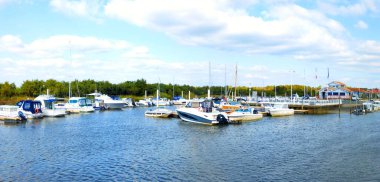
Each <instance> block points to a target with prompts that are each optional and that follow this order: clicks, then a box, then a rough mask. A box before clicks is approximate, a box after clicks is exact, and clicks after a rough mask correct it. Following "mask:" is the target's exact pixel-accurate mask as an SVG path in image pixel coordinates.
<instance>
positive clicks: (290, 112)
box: [269, 109, 294, 117]
mask: <svg viewBox="0 0 380 182" xmlns="http://www.w3.org/2000/svg"><path fill="white" fill-rule="evenodd" d="M269 115H270V116H272V117H280V116H291V115H294V110H293V109H273V110H272V109H269Z"/></svg>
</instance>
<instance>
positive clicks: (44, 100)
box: [34, 95, 66, 117]
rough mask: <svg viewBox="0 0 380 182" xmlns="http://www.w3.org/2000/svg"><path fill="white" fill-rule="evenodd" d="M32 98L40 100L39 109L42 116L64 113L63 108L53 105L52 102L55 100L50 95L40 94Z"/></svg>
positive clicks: (56, 115) (63, 114)
mask: <svg viewBox="0 0 380 182" xmlns="http://www.w3.org/2000/svg"><path fill="white" fill-rule="evenodd" d="M34 100H35V101H39V102H41V109H42V113H43V114H44V116H49V117H60V116H65V115H66V109H65V108H56V107H55V105H54V103H55V102H56V98H55V97H53V96H51V95H40V96H38V97H36V98H35V99H34Z"/></svg>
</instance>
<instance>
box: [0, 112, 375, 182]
mask: <svg viewBox="0 0 380 182" xmlns="http://www.w3.org/2000/svg"><path fill="white" fill-rule="evenodd" d="M146 109H147V108H134V109H125V110H123V111H105V112H95V113H92V114H74V115H67V116H66V117H62V118H44V119H42V120H33V121H28V122H27V123H23V124H19V125H12V126H4V125H0V138H1V142H0V155H1V159H2V160H0V168H1V170H0V176H1V177H0V180H1V181H3V180H4V181H18V180H27V181H56V180H68V181H83V180H91V181H93V180H120V181H121V180H122V181H144V180H147V181H169V180H170V181H183V180H186V181H273V180H286V181H311V180H312V181H327V180H331V181H352V180H353V181H367V180H376V179H379V174H378V171H377V170H378V169H379V168H380V158H378V154H379V153H380V147H379V146H380V143H379V141H380V117H379V116H380V114H379V113H372V114H368V115H363V116H353V115H349V114H341V117H339V116H338V115H337V114H328V115H295V116H291V117H283V118H268V117H265V118H263V120H260V121H256V122H249V123H243V124H238V125H226V126H204V125H198V124H192V123H187V122H182V121H180V120H179V119H154V118H146V117H144V112H145V110H146Z"/></svg>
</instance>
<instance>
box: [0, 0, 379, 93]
mask: <svg viewBox="0 0 380 182" xmlns="http://www.w3.org/2000/svg"><path fill="white" fill-rule="evenodd" d="M379 22H380V1H379V0H358V1H353V0H352V1H351V0H350V1H348V0H347V1H346V0H341V1H336V0H331V1H322V0H321V1H318V0H315V1H314V0H313V1H312V0H302V1H297V0H265V1H263V0H207V1H204V0H193V1H188V0H175V1H173V0H155V1H150V0H130V1H129V0H98V1H97V0H81V1H74V0H51V1H48V0H46V1H44V0H41V1H30V0H0V75H1V76H0V82H4V81H10V82H15V83H16V84H17V85H20V84H21V83H22V81H24V80H27V79H43V80H46V79H50V78H53V79H56V80H66V81H69V80H74V79H80V80H81V79H95V80H108V81H111V82H113V83H119V82H123V81H126V80H136V79H138V78H144V79H146V80H147V81H148V82H150V83H153V82H157V81H158V80H161V82H164V83H173V82H174V83H176V84H191V85H208V84H209V74H208V73H209V66H208V65H209V63H210V64H211V67H212V68H211V81H210V82H211V84H212V85H224V83H225V78H227V79H226V80H227V84H229V85H232V84H233V82H234V69H235V65H237V66H238V85H245V86H250V85H251V86H262V85H269V84H271V85H273V84H276V85H278V84H289V83H295V84H307V85H312V86H316V85H324V84H326V83H327V82H328V81H332V80H338V81H342V82H345V83H347V84H348V85H350V86H356V87H358V86H360V87H380V33H379V32H380V23H379ZM328 69H329V78H327V75H328V71H327V70H328ZM225 70H226V71H225ZM225 72H227V74H225ZM316 78H317V79H316Z"/></svg>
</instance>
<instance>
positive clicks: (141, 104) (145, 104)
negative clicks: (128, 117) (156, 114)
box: [135, 99, 153, 107]
mask: <svg viewBox="0 0 380 182" xmlns="http://www.w3.org/2000/svg"><path fill="white" fill-rule="evenodd" d="M135 104H136V106H137V107H151V106H153V102H152V100H151V99H142V100H139V101H138V102H135Z"/></svg>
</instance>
